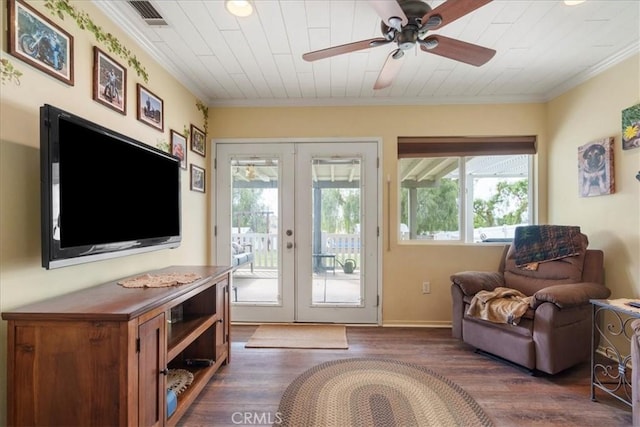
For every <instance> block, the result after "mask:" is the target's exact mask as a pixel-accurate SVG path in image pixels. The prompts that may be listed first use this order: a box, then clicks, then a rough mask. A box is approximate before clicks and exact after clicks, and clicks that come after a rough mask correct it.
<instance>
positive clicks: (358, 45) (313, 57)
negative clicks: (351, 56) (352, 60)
mask: <svg viewBox="0 0 640 427" xmlns="http://www.w3.org/2000/svg"><path fill="white" fill-rule="evenodd" d="M390 42H391V41H390V40H387V39H383V38H375V39H368V40H360V41H359V42H353V43H347V44H343V45H340V46H333V47H328V48H326V49H320V50H315V51H313V52H307V53H305V54H304V55H302V59H304V60H305V61H317V60H318V59H324V58H330V57H332V56H337V55H342V54H343V53H349V52H355V51H357V50H362V49H368V48H370V47H377V46H382V45H383V44H387V43H390Z"/></svg>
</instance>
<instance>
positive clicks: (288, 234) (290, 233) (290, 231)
mask: <svg viewBox="0 0 640 427" xmlns="http://www.w3.org/2000/svg"><path fill="white" fill-rule="evenodd" d="M285 234H286V235H287V236H291V235H292V234H293V231H292V230H287V231H286V233H285Z"/></svg>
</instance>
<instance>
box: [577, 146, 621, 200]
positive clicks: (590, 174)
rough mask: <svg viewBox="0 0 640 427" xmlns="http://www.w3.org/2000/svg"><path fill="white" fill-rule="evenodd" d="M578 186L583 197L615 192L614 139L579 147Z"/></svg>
mask: <svg viewBox="0 0 640 427" xmlns="http://www.w3.org/2000/svg"><path fill="white" fill-rule="evenodd" d="M578 185H579V192H580V196H581V197H592V196H603V195H606V194H613V193H614V192H615V181H614V173H613V138H602V139H598V140H596V141H592V142H590V143H588V144H585V145H582V146H580V147H578Z"/></svg>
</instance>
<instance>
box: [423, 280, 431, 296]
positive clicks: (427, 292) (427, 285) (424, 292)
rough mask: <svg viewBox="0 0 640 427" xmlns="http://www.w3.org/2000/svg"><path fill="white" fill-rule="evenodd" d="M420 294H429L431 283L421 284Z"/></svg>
mask: <svg viewBox="0 0 640 427" xmlns="http://www.w3.org/2000/svg"><path fill="white" fill-rule="evenodd" d="M422 293H423V294H430V293H431V282H422Z"/></svg>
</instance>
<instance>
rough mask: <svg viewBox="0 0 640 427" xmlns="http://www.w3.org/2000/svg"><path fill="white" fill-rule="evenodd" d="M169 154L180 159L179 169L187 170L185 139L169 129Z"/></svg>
mask: <svg viewBox="0 0 640 427" xmlns="http://www.w3.org/2000/svg"><path fill="white" fill-rule="evenodd" d="M171 154H173V155H174V156H176V157H177V158H179V159H180V167H181V168H182V169H186V168H187V138H185V136H184V135H182V134H181V133H179V132H176V131H175V130H173V129H171Z"/></svg>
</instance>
